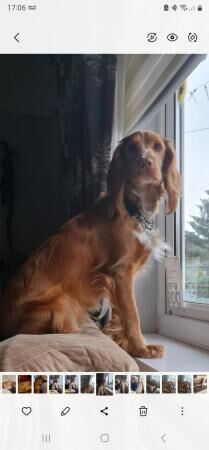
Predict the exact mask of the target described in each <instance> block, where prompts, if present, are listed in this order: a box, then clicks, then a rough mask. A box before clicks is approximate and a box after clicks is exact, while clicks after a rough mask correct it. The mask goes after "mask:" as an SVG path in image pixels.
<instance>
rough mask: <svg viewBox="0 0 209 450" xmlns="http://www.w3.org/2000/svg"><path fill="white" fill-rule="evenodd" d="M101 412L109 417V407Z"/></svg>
mask: <svg viewBox="0 0 209 450" xmlns="http://www.w3.org/2000/svg"><path fill="white" fill-rule="evenodd" d="M100 412H101V413H102V414H105V416H108V406H106V408H104V409H101V410H100Z"/></svg>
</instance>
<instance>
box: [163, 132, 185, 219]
mask: <svg viewBox="0 0 209 450" xmlns="http://www.w3.org/2000/svg"><path fill="white" fill-rule="evenodd" d="M164 142H165V145H166V151H165V157H164V161H163V168H162V173H163V180H164V185H165V189H166V191H167V195H168V200H167V208H166V214H171V213H172V212H174V211H175V210H176V208H177V204H178V200H179V196H180V192H181V177H180V174H179V172H178V170H177V164H176V152H175V150H174V148H173V146H172V145H171V142H170V141H169V140H168V139H164Z"/></svg>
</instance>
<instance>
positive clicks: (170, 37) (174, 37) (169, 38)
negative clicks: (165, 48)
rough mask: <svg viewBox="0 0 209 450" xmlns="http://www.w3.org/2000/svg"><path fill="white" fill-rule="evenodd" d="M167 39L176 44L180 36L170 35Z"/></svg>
mask: <svg viewBox="0 0 209 450" xmlns="http://www.w3.org/2000/svg"><path fill="white" fill-rule="evenodd" d="M167 39H168V41H171V42H175V41H177V39H178V36H177V34H175V33H170V34H168V36H167Z"/></svg>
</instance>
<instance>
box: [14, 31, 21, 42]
mask: <svg viewBox="0 0 209 450" xmlns="http://www.w3.org/2000/svg"><path fill="white" fill-rule="evenodd" d="M19 35H20V33H17V34H16V35H15V36H14V39H15V40H16V41H17V42H18V44H19V42H20V41H19V40H18V39H17V37H18V36H19Z"/></svg>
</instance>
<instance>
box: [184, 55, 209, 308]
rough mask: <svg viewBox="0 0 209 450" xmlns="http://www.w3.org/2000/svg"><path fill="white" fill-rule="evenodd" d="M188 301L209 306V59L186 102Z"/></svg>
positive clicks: (190, 82) (190, 80)
mask: <svg viewBox="0 0 209 450" xmlns="http://www.w3.org/2000/svg"><path fill="white" fill-rule="evenodd" d="M183 110H184V136H183V137H184V146H183V147H184V150H183V152H184V155H183V160H184V176H183V178H184V202H183V203H184V205H183V207H184V208H183V209H184V237H185V241H184V268H183V272H184V277H183V278H184V288H185V290H184V300H185V301H186V302H193V303H204V304H208V305H209V58H207V59H206V60H205V61H203V62H202V63H201V64H200V65H199V66H198V67H197V69H196V70H195V71H194V72H193V73H192V74H191V75H190V77H189V78H188V80H187V94H186V98H185V100H184V106H183Z"/></svg>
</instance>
